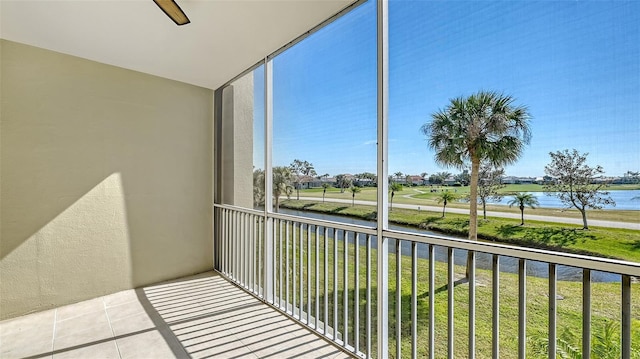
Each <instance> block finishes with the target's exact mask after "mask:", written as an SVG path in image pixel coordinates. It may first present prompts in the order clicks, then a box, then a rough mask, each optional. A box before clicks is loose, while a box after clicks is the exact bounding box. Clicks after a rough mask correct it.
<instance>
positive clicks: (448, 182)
mask: <svg viewBox="0 0 640 359" xmlns="http://www.w3.org/2000/svg"><path fill="white" fill-rule="evenodd" d="M456 183H459V182H458V181H457V180H456V179H455V178H453V177H447V178H446V179H445V180H444V185H445V186H453V185H455V184H456Z"/></svg>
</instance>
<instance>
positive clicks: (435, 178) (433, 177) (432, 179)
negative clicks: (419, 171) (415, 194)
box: [429, 174, 442, 184]
mask: <svg viewBox="0 0 640 359" xmlns="http://www.w3.org/2000/svg"><path fill="white" fill-rule="evenodd" d="M429 183H430V184H442V180H441V179H440V177H438V176H437V175H435V174H432V175H431V176H429Z"/></svg>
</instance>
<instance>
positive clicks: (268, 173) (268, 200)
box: [263, 57, 275, 303]
mask: <svg viewBox="0 0 640 359" xmlns="http://www.w3.org/2000/svg"><path fill="white" fill-rule="evenodd" d="M272 90H273V62H272V61H271V59H270V58H268V57H267V58H265V59H264V130H265V141H264V182H265V183H264V193H265V196H264V237H263V238H264V241H263V243H264V248H263V253H264V254H263V255H264V280H263V283H264V297H263V298H264V299H265V300H266V301H267V302H269V303H273V302H274V286H273V273H274V267H275V263H274V262H273V255H274V252H273V244H274V241H273V233H274V231H273V218H271V217H270V216H269V213H270V212H271V211H272V208H273V197H272V196H271V194H272V193H273V181H272V180H271V179H272V178H273V168H272V146H271V144H272V142H273V91H272Z"/></svg>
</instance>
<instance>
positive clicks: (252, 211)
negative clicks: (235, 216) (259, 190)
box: [213, 203, 264, 216]
mask: <svg viewBox="0 0 640 359" xmlns="http://www.w3.org/2000/svg"><path fill="white" fill-rule="evenodd" d="M213 207H214V208H220V209H232V210H234V211H238V212H243V213H250V214H256V215H259V216H264V211H260V210H257V209H252V208H245V207H238V206H234V205H230V204H218V203H214V204H213Z"/></svg>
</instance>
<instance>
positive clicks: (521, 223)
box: [520, 206, 524, 226]
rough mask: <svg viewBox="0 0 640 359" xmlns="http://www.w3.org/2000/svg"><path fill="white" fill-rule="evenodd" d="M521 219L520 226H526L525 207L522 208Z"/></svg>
mask: <svg viewBox="0 0 640 359" xmlns="http://www.w3.org/2000/svg"><path fill="white" fill-rule="evenodd" d="M520 218H521V221H520V225H521V226H524V206H520Z"/></svg>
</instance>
